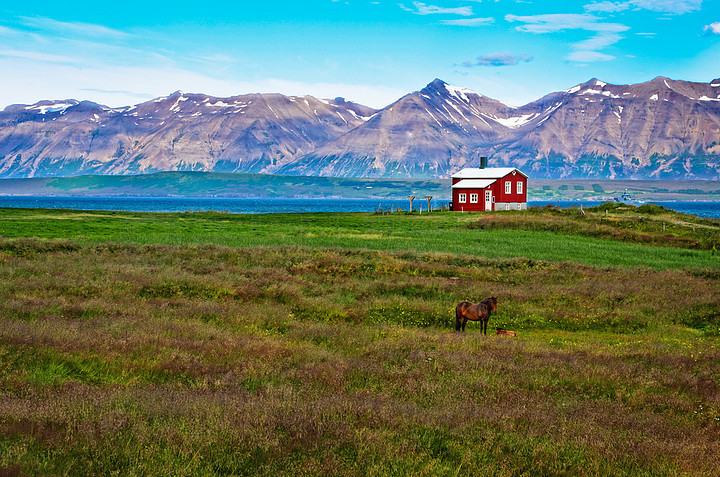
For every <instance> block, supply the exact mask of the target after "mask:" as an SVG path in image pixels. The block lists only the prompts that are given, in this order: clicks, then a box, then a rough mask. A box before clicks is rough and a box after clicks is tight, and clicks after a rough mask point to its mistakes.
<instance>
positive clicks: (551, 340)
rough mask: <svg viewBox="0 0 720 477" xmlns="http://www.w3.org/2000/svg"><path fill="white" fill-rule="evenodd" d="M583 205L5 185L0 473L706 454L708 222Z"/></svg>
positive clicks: (335, 471) (493, 466)
mask: <svg viewBox="0 0 720 477" xmlns="http://www.w3.org/2000/svg"><path fill="white" fill-rule="evenodd" d="M584 212H585V213H584V214H583V213H581V212H579V211H577V210H570V211H567V210H555V209H536V210H529V211H526V212H508V213H498V214H457V213H438V214H430V215H428V214H423V215H422V216H420V215H417V214H415V215H407V214H394V215H372V214H297V215H275V214H273V215H264V216H250V215H233V214H224V213H211V212H207V213H185V214H140V213H127V212H116V213H113V212H83V211H67V210H64V211H63V210H61V211H51V210H22V209H0V325H1V326H0V475H123V476H125V475H273V476H274V475H318V474H321V473H322V474H326V475H358V476H361V475H398V476H400V475H403V476H404V475H427V476H436V475H447V476H455V475H480V476H483V475H487V476H519V475H528V476H530V475H532V476H535V475H568V476H575V475H581V476H582V475H586V476H591V475H592V476H594V475H607V476H616V475H621V476H622V475H626V476H643V475H646V476H656V475H661V476H662V475H667V476H675V475H707V476H714V475H717V472H718V471H717V469H718V468H720V349H719V346H720V293H718V291H719V290H720V256H719V255H718V253H717V252H716V250H717V246H719V245H720V233H719V230H720V223H718V222H717V221H707V220H702V219H697V218H693V217H688V216H681V215H678V214H674V213H671V212H669V211H665V210H655V209H648V208H646V209H636V208H623V207H621V208H617V207H605V208H603V207H600V208H596V209H590V210H587V211H584ZM490 295H494V296H497V297H498V307H499V311H498V314H497V315H493V317H492V318H491V320H490V326H489V329H491V330H494V327H496V326H498V327H504V328H507V329H510V330H514V331H516V332H517V334H518V336H517V337H515V338H511V337H506V336H495V335H494V334H493V335H488V336H483V335H481V334H480V333H478V332H477V329H476V327H475V326H474V324H473V323H470V324H469V325H468V327H467V329H468V331H467V332H466V333H464V334H460V333H455V332H454V330H453V328H452V320H453V318H454V315H453V314H454V306H455V304H456V303H457V302H459V301H461V300H465V299H469V300H473V301H479V300H481V299H483V298H485V297H487V296H490Z"/></svg>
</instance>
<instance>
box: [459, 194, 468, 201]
mask: <svg viewBox="0 0 720 477" xmlns="http://www.w3.org/2000/svg"><path fill="white" fill-rule="evenodd" d="M466 200H467V195H466V194H465V193H460V194H458V202H459V203H461V204H464V203H465V201H466Z"/></svg>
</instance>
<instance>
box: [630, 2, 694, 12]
mask: <svg viewBox="0 0 720 477" xmlns="http://www.w3.org/2000/svg"><path fill="white" fill-rule="evenodd" d="M630 4H632V5H633V6H635V7H638V8H644V9H646V10H652V11H654V12H662V13H675V14H678V15H682V14H683V13H690V12H694V11H696V10H700V8H701V7H702V0H631V1H630Z"/></svg>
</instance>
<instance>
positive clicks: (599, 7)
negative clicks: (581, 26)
mask: <svg viewBox="0 0 720 477" xmlns="http://www.w3.org/2000/svg"><path fill="white" fill-rule="evenodd" d="M584 8H585V10H586V11H588V12H606V13H613V12H622V11H624V10H627V9H628V8H630V2H617V3H616V2H597V3H591V4H589V5H585V7H584Z"/></svg>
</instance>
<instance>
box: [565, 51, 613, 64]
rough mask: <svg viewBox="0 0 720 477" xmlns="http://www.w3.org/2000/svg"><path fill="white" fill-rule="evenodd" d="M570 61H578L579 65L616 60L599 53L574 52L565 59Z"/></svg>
mask: <svg viewBox="0 0 720 477" xmlns="http://www.w3.org/2000/svg"><path fill="white" fill-rule="evenodd" d="M565 59H567V60H570V61H576V62H578V63H594V62H596V61H610V60H614V59H615V57H614V56H611V55H606V54H605V53H600V52H599V51H573V52H572V53H570V54H569V55H567V56H566V57H565Z"/></svg>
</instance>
